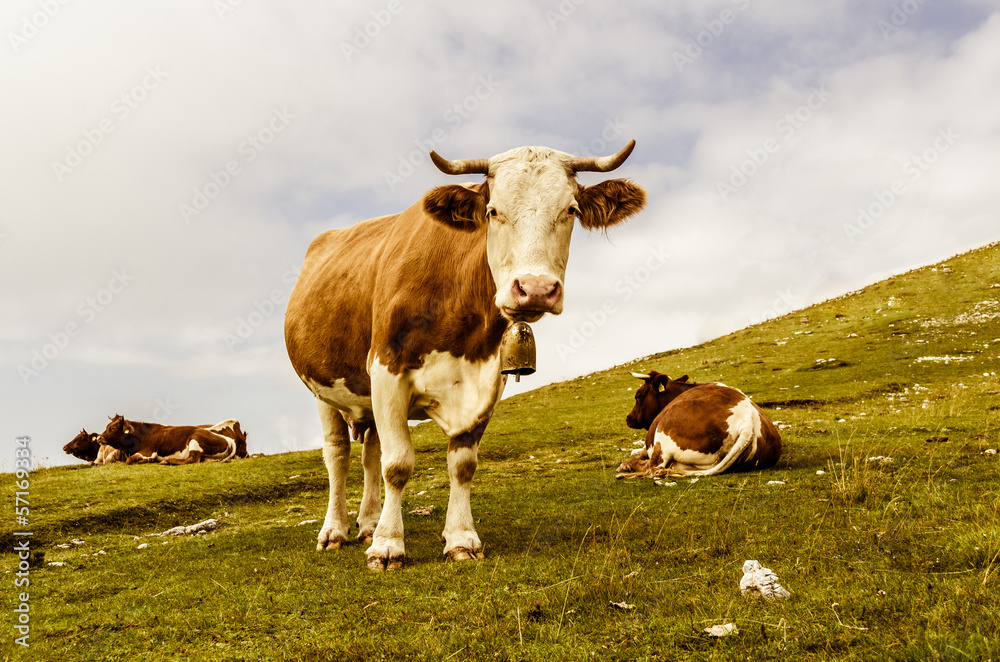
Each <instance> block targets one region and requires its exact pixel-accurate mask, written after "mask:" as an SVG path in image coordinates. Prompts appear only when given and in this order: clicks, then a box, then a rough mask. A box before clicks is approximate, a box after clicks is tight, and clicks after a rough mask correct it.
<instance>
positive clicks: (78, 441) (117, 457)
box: [63, 430, 127, 464]
mask: <svg viewBox="0 0 1000 662" xmlns="http://www.w3.org/2000/svg"><path fill="white" fill-rule="evenodd" d="M100 437H101V435H99V434H97V433H96V432H95V433H92V432H87V431H86V430H80V434H78V435H76V436H75V437H73V440H72V441H70V442H69V443H68V444H66V445H65V446H63V451H65V452H66V453H69V454H70V455H72V456H73V457H76V458H79V459H81V460H86V461H87V462H90V463H91V464H111V463H112V462H124V461H125V460H126V459H127V458H126V457H125V453H123V452H121V451H120V450H118V449H117V448H112V447H111V446H102V445H101V442H100V441H99V439H100Z"/></svg>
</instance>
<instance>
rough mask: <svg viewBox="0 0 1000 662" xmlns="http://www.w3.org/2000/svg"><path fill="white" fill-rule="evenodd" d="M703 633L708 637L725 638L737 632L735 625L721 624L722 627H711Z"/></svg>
mask: <svg viewBox="0 0 1000 662" xmlns="http://www.w3.org/2000/svg"><path fill="white" fill-rule="evenodd" d="M705 632H707V633H708V636H710V637H727V636H729V635H731V634H736V633H737V632H739V630H737V629H736V624H735V623H723V624H722V625H713V626H712V627H710V628H705Z"/></svg>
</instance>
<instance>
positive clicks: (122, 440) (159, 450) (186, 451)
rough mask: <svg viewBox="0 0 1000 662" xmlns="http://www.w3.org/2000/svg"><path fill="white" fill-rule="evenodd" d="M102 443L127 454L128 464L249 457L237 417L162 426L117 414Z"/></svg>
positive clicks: (182, 462)
mask: <svg viewBox="0 0 1000 662" xmlns="http://www.w3.org/2000/svg"><path fill="white" fill-rule="evenodd" d="M99 442H100V443H101V444H106V445H108V446H111V447H112V448H116V449H118V450H120V451H122V452H123V453H125V454H126V455H127V456H128V460H127V463H128V464H142V463H145V462H159V463H160V464H195V463H197V462H203V461H220V462H221V461H226V460H229V459H232V458H233V457H246V456H247V446H246V434H245V433H244V432H243V431H242V430H241V429H240V424H239V421H236V420H234V419H229V420H226V421H222V422H221V423H216V424H215V425H201V426H195V425H160V424H159V423H140V422H136V421H128V420H125V418H124V417H123V416H121V415H116V416H114V417H111V422H110V423H108V427H107V429H105V430H104V432H103V433H102V434H101V435H100V438H99Z"/></svg>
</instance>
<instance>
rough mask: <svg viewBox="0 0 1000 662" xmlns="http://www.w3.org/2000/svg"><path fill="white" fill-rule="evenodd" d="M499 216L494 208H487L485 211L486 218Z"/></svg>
mask: <svg viewBox="0 0 1000 662" xmlns="http://www.w3.org/2000/svg"><path fill="white" fill-rule="evenodd" d="M499 215H500V214H499V213H498V212H497V208H496V207H489V208H487V209H486V216H487V217H488V218H496V217H497V216H499Z"/></svg>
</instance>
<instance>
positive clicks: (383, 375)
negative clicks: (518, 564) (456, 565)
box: [285, 141, 645, 570]
mask: <svg viewBox="0 0 1000 662" xmlns="http://www.w3.org/2000/svg"><path fill="white" fill-rule="evenodd" d="M634 146H635V141H632V142H630V143H629V144H628V145H627V146H626V147H625V148H624V149H622V150H621V151H620V152H618V153H617V154H614V155H613V156H608V157H601V158H583V157H574V156H570V155H569V154H565V153H563V152H557V151H554V150H551V149H548V148H544V147H521V148H518V149H513V150H510V151H509V152H505V153H503V154H500V155H497V156H494V157H492V158H490V159H473V160H465V161H449V160H446V159H443V158H441V157H440V156H438V155H437V154H436V153H434V152H431V159H432V160H433V161H434V164H435V165H436V166H437V167H438V168H439V169H440V170H441V171H442V172H444V173H446V174H451V175H465V174H481V175H485V176H486V179H485V181H483V182H481V183H474V184H453V185H450V186H440V187H437V188H434V189H432V190H431V191H430V192H428V193H426V194H425V195H424V196H423V197H422V198H421V199H420V200H419V201H418V202H417V203H416V204H415V205H413V206H412V207H410V208H409V209H407V210H405V211H403V212H401V213H398V214H393V215H391V216H383V217H381V218H376V219H372V220H369V221H365V222H363V223H359V224H357V225H355V226H353V227H351V228H348V229H344V230H330V231H327V232H325V233H323V234H322V235H320V236H319V237H318V238H317V239H316V240H315V241H314V242H313V243H312V245H311V246H310V247H309V250H308V252H307V253H306V258H305V264H304V265H303V267H302V272H301V273H300V275H299V278H298V282H297V283H296V284H295V289H294V290H293V291H292V294H291V296H290V298H289V302H288V311H287V314H286V318H285V341H286V345H287V348H288V356H289V358H290V359H291V362H292V365H293V366H294V368H295V371H296V373H298V375H299V377H300V378H301V379H302V381H303V382H304V383H305V385H306V386H307V387H308V388H309V390H311V391H312V392H313V394H314V395H315V396H316V401H317V404H318V407H319V415H320V420H321V422H322V424H323V438H324V444H323V459H324V460H325V462H326V467H327V471H328V473H329V477H330V501H329V505H328V509H327V513H326V519H325V520H324V522H323V528H322V530H321V531H320V533H319V541H318V545H317V548H318V549H320V550H323V549H336V548H339V547H340V546H341V545H342V544H344V543H346V542H347V541H348V531H349V526H350V525H349V523H348V520H347V500H346V487H345V480H346V477H347V469H348V465H349V462H350V452H351V450H350V437H349V436H348V426H349V425H350V426H351V427H352V428H358V424H359V423H361V424H369V423H372V422H374V426H367V425H362V426H361V428H365V429H366V431H365V433H364V444H363V449H362V455H361V457H362V464H363V465H364V474H365V481H364V493H363V496H362V499H361V506H360V508H359V511H358V525H359V528H360V532H359V535H358V539H359V540H362V541H365V542H369V541H370V543H371V545H370V547H369V548H368V550H367V565H368V567H369V568H371V569H373V570H384V569H395V568H400V567H402V565H403V560H404V555H405V553H404V546H403V518H402V512H401V506H402V497H403V489H404V487H405V486H406V483H407V481H408V480H409V478H410V475H411V474H412V473H413V468H414V452H413V445H412V442H411V441H410V431H409V428H408V426H407V420H409V419H427V418H430V419H433V420H434V421H435V422H436V423H437V424H438V425H439V426H440V427H441V429H442V430H443V431H444V432H445V434H446V435H447V436H448V437H449V438H450V440H451V441H450V442H449V444H448V475H449V477H450V480H451V495H450V498H449V502H448V512H447V517H446V522H445V527H444V532H443V534H442V537H443V538H444V556H445V558H447V559H452V560H462V559H477V558H482V557H483V551H482V544H481V543H480V539H479V534H478V533H477V532H476V528H475V525H474V523H473V519H472V509H471V505H470V502H469V490H470V487H471V483H472V477H473V474H475V472H476V466H477V449H478V446H479V440H480V438H481V437H482V435H483V431H484V430H485V429H486V425H487V423H488V422H489V420H490V417H491V416H492V414H493V410H494V408H495V407H496V405H497V403H498V402H499V401H500V396H501V394H502V393H503V388H504V385H505V383H506V376H504V375H502V374H501V372H500V360H501V357H500V344H501V339H502V337H503V335H504V331H505V330H506V329H507V327H508V325H509V324H510V323H511V322H512V321H525V322H534V321H536V320H538V319H540V318H541V317H542V316H543V315H544V314H545V313H552V314H559V313H560V312H561V311H562V306H563V278H564V276H565V273H566V261H567V259H568V257H569V243H570V235H571V234H572V232H573V226H574V224H575V222H576V221H577V220H579V222H580V224H581V225H582V226H583V227H584V228H587V229H604V228H608V227H610V226H613V225H616V224H618V223H621V222H623V221H625V220H626V219H627V218H628V217H630V216H632V215H633V214H635V213H636V212H638V211H639V210H640V209H641V208H642V207H643V205H644V204H645V192H644V191H643V190H642V189H641V188H639V187H638V186H636V185H635V184H632V183H631V182H629V181H627V180H620V179H614V180H608V181H604V182H601V183H599V184H595V185H594V186H586V187H585V186H582V185H580V184H579V183H578V182H577V181H576V173H578V172H583V171H596V172H608V171H611V170H614V169H615V168H617V167H619V166H620V165H621V164H622V163H624V162H625V159H626V158H628V155H629V154H630V153H631V151H632V148H633V147H634ZM380 462H381V477H383V478H384V479H385V485H386V487H385V507H384V509H383V508H382V505H381V503H380V498H379V492H380V475H379V468H380Z"/></svg>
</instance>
